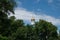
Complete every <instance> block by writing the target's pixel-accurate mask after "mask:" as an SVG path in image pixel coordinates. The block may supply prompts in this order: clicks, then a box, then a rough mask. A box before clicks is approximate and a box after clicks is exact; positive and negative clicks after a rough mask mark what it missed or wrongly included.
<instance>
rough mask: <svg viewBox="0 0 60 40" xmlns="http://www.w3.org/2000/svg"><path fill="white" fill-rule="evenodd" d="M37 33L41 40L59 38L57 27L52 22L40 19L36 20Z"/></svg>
mask: <svg viewBox="0 0 60 40" xmlns="http://www.w3.org/2000/svg"><path fill="white" fill-rule="evenodd" d="M35 26H36V33H37V34H38V36H39V38H40V39H41V40H48V39H49V40H55V39H54V38H56V39H57V27H56V26H55V25H53V24H52V23H50V22H47V21H44V20H40V21H39V22H36V24H35Z"/></svg>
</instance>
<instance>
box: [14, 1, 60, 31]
mask: <svg viewBox="0 0 60 40" xmlns="http://www.w3.org/2000/svg"><path fill="white" fill-rule="evenodd" d="M16 3H17V7H16V8H15V17H16V19H23V20H24V22H25V23H28V24H30V23H31V18H32V17H34V18H35V20H36V21H38V20H39V19H43V20H46V21H48V22H51V23H52V24H53V25H56V26H57V27H58V29H59V30H60V0H16Z"/></svg>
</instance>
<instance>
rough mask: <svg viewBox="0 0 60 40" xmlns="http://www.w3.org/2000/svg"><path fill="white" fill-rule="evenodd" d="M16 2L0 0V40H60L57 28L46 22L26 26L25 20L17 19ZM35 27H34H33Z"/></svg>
mask: <svg viewBox="0 0 60 40" xmlns="http://www.w3.org/2000/svg"><path fill="white" fill-rule="evenodd" d="M14 7H15V1H14V0H0V40H60V36H58V34H57V27H56V26H55V25H53V24H52V23H50V22H47V21H45V20H39V21H38V22H35V25H28V24H27V25H25V24H24V22H23V20H20V19H15V16H11V17H8V14H10V13H13V14H14ZM33 26H34V27H33Z"/></svg>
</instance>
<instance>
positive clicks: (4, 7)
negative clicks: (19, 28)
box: [0, 0, 16, 36]
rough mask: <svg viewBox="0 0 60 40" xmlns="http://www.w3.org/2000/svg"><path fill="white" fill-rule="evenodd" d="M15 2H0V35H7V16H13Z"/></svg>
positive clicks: (11, 0)
mask: <svg viewBox="0 0 60 40" xmlns="http://www.w3.org/2000/svg"><path fill="white" fill-rule="evenodd" d="M15 5H16V3H15V0H0V34H2V35H5V36H7V35H8V34H9V27H10V20H9V19H8V14H10V13H13V14H14V7H15ZM7 31H8V32H7Z"/></svg>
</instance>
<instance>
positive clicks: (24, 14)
mask: <svg viewBox="0 0 60 40" xmlns="http://www.w3.org/2000/svg"><path fill="white" fill-rule="evenodd" d="M15 16H16V18H17V19H23V20H29V21H30V20H31V18H32V17H34V18H35V19H36V21H38V20H39V19H43V20H46V21H48V22H52V23H53V24H54V25H60V19H56V18H54V17H52V16H48V15H42V14H41V15H36V14H34V12H30V11H27V10H26V9H24V8H17V9H16V10H15Z"/></svg>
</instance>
